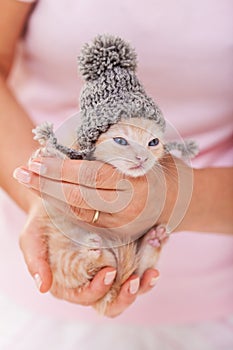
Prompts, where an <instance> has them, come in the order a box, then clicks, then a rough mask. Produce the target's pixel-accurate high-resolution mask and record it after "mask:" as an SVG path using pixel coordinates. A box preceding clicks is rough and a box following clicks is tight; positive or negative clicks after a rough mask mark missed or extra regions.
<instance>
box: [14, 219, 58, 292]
mask: <svg viewBox="0 0 233 350" xmlns="http://www.w3.org/2000/svg"><path fill="white" fill-rule="evenodd" d="M19 243H20V248H21V250H22V252H23V256H24V259H25V262H26V264H27V267H28V270H29V272H30V274H31V276H32V277H33V278H34V280H35V283H36V285H37V288H38V290H39V291H40V292H42V293H45V292H47V291H48V290H49V289H50V288H51V285H52V272H51V270H50V266H49V264H48V260H47V246H46V241H45V239H44V237H42V235H41V234H40V233H39V232H38V231H36V229H35V228H32V227H30V226H27V225H26V226H25V228H24V229H23V231H22V233H21V235H20V240H19Z"/></svg>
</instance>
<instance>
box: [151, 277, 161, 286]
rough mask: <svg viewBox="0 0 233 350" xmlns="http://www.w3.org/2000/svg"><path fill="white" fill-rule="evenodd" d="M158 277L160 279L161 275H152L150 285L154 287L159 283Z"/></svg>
mask: <svg viewBox="0 0 233 350" xmlns="http://www.w3.org/2000/svg"><path fill="white" fill-rule="evenodd" d="M158 279H159V276H157V277H152V278H151V281H150V287H154V286H155V285H156V284H157V281H158Z"/></svg>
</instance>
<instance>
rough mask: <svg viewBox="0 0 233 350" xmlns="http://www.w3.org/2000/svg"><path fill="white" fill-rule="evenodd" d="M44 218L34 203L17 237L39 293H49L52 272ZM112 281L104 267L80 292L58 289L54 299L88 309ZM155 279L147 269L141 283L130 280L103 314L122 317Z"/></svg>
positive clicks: (155, 273)
mask: <svg viewBox="0 0 233 350" xmlns="http://www.w3.org/2000/svg"><path fill="white" fill-rule="evenodd" d="M46 216H47V213H46V210H45V208H44V206H43V204H42V201H41V200H40V199H37V200H35V201H34V203H33V205H32V207H31V210H30V213H29V216H28V219H27V222H26V224H25V226H24V228H23V230H22V232H21V235H20V247H21V249H22V252H23V255H24V258H25V262H26V264H27V266H28V270H29V272H30V274H31V275H32V277H33V278H34V279H35V282H36V285H37V287H38V289H39V291H40V292H42V293H45V292H47V291H49V289H50V288H51V286H52V272H51V270H50V266H49V262H48V253H47V251H48V250H47V242H46V239H45V232H46V226H45V225H44V223H45V222H46V220H45V218H46ZM114 278H115V270H114V268H112V267H106V268H104V269H102V270H100V271H99V272H98V273H97V274H96V276H95V277H94V278H93V280H92V281H91V283H90V284H89V285H88V286H87V287H85V288H84V289H83V290H82V291H78V290H75V289H68V288H64V289H59V290H57V291H56V294H55V295H54V296H55V297H57V298H59V299H64V300H66V301H69V302H72V303H76V304H80V305H87V306H92V305H94V304H95V302H96V301H97V300H98V299H100V298H102V297H103V296H104V295H105V294H106V293H107V292H108V290H109V289H110V288H111V285H112V283H113V281H114ZM157 278H158V271H157V270H154V269H149V270H147V271H146V272H145V274H144V275H143V277H142V278H141V281H139V278H138V276H136V275H133V276H131V277H130V278H129V279H128V280H127V281H126V282H125V283H124V285H123V286H122V288H121V291H120V293H119V295H118V297H117V299H116V301H115V302H114V304H113V305H111V306H110V307H109V308H108V310H107V316H109V317H114V316H117V315H119V314H120V313H122V312H123V311H124V310H125V309H126V308H127V307H128V306H129V305H130V304H132V303H133V302H134V301H135V299H136V297H137V295H139V294H141V293H145V292H147V291H148V290H150V289H151V288H152V287H153V286H154V284H155V281H156V280H157Z"/></svg>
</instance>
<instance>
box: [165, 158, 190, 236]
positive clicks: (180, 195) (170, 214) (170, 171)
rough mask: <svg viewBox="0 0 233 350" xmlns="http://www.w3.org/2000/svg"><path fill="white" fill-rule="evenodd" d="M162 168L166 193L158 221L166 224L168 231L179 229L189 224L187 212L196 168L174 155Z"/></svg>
mask: <svg viewBox="0 0 233 350" xmlns="http://www.w3.org/2000/svg"><path fill="white" fill-rule="evenodd" d="M163 167H164V166H163ZM164 168H165V169H166V170H165V171H166V174H165V177H166V182H167V194H166V201H165V205H164V209H163V211H162V213H161V216H160V218H159V221H158V222H159V223H161V224H164V225H166V226H167V230H168V231H169V232H175V231H180V230H181V229H183V227H184V226H185V227H186V226H187V225H188V224H189V218H188V217H187V212H189V206H190V203H191V201H192V197H193V190H194V178H195V175H196V170H195V169H193V168H191V167H190V166H188V165H187V164H186V163H184V162H183V161H182V160H180V159H179V158H176V157H170V159H169V163H168V164H165V167H164ZM185 219H186V220H185Z"/></svg>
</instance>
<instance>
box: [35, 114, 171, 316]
mask: <svg viewBox="0 0 233 350" xmlns="http://www.w3.org/2000/svg"><path fill="white" fill-rule="evenodd" d="M39 128H40V127H39ZM40 131H41V130H40ZM34 132H35V133H36V134H37V137H36V138H37V139H39V138H40V132H39V131H38V129H37V130H36V131H34ZM38 135H39V136H38ZM77 146H78V145H77ZM39 152H40V155H47V156H56V157H64V155H62V154H61V153H60V152H59V151H55V150H54V148H53V147H52V146H51V145H49V143H47V146H45V147H44V148H41V149H40V150H39ZM164 152H165V151H164V145H163V139H162V132H161V131H160V129H159V127H158V126H157V125H156V123H155V122H154V121H153V120H149V119H145V118H130V119H129V118H127V119H124V118H122V119H121V121H120V122H118V123H117V124H114V125H112V126H110V128H109V129H108V130H107V131H106V132H105V133H102V134H101V135H100V137H99V138H98V140H97V142H96V144H95V150H94V151H93V153H92V156H91V159H96V160H99V161H102V162H106V163H109V164H111V165H113V166H114V167H115V168H116V169H117V170H118V171H120V172H121V173H123V174H125V175H127V176H131V177H139V176H143V175H145V174H146V173H147V172H148V171H150V170H151V169H152V168H153V167H154V166H159V160H160V159H161V158H162V157H163V155H164ZM50 215H51V216H54V218H55V221H57V222H59V220H60V225H58V226H60V227H62V231H63V232H69V231H72V230H76V231H77V230H78V231H79V232H81V234H82V235H83V239H84V244H78V243H76V242H74V241H72V240H71V239H69V238H68V237H66V236H65V235H64V234H63V233H62V232H60V231H59V229H57V228H56V227H55V226H54V225H53V224H52V223H51V222H47V223H46V226H47V227H49V229H48V231H47V232H46V236H47V241H48V253H49V262H50V266H51V269H52V272H53V284H52V288H51V292H52V293H56V290H57V289H58V288H61V287H66V288H76V289H78V290H81V289H82V288H83V287H85V286H86V285H87V284H88V283H89V282H90V281H91V280H92V278H93V277H94V276H95V274H96V273H97V272H98V271H99V270H100V269H101V268H103V267H106V266H112V267H115V268H116V269H117V275H116V278H115V281H114V282H113V285H112V287H111V289H110V291H109V292H108V293H107V294H106V295H105V296H104V297H103V298H102V299H100V300H99V301H98V302H96V304H95V306H94V307H95V308H96V309H97V310H98V312H99V313H101V314H105V312H106V309H107V307H108V305H109V304H111V303H113V302H114V300H115V298H116V297H117V295H118V293H119V290H120V288H121V285H122V284H123V283H124V282H125V281H126V280H127V279H128V278H129V277H130V276H131V275H132V273H137V274H138V275H139V276H142V274H143V273H144V272H145V270H146V269H148V268H152V267H154V266H155V264H156V262H157V260H158V257H159V253H160V251H161V247H162V245H163V243H164V242H165V241H166V237H167V235H166V232H165V228H164V227H162V226H159V227H157V228H153V229H151V230H150V231H149V232H148V233H146V234H145V235H144V236H143V237H141V238H139V239H137V240H136V241H134V242H130V243H128V244H122V245H121V244H120V241H119V242H118V243H119V244H118V245H117V246H113V247H111V248H101V245H102V238H101V235H98V234H96V233H90V232H87V231H85V230H83V229H81V228H78V227H77V225H75V224H74V223H73V222H71V221H70V222H65V223H64V222H62V220H63V219H62V217H61V215H60V214H58V212H57V210H56V209H55V208H52V209H51V213H50Z"/></svg>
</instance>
